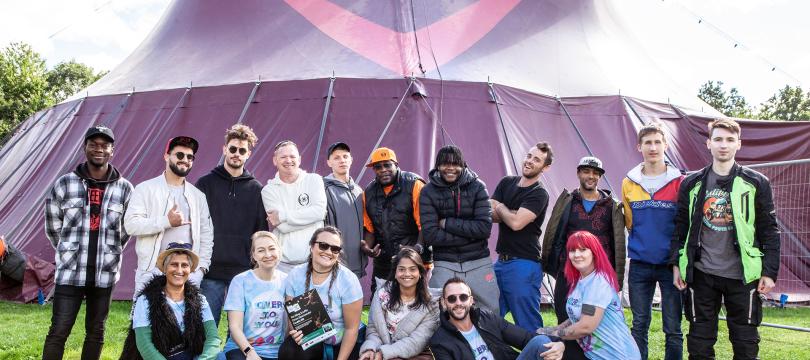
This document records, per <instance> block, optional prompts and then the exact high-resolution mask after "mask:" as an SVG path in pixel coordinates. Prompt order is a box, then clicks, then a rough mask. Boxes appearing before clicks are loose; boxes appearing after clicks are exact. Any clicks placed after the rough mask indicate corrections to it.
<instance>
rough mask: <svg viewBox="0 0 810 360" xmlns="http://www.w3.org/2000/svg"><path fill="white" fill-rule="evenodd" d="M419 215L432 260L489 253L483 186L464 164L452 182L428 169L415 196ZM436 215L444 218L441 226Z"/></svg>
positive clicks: (471, 257)
mask: <svg viewBox="0 0 810 360" xmlns="http://www.w3.org/2000/svg"><path fill="white" fill-rule="evenodd" d="M419 218H420V220H421V221H422V236H423V237H424V239H425V243H426V244H427V245H429V246H432V247H433V259H434V260H436V261H452V262H464V261H471V260H477V259H481V258H485V257H488V256H489V248H488V246H487V244H488V241H489V232H490V230H492V208H491V207H490V205H489V195H488V194H487V186H486V185H485V184H484V182H483V181H481V180H480V179H478V175H476V174H475V172H473V171H472V170H470V169H468V168H464V171H463V172H462V173H461V175H460V176H459V179H458V180H456V181H455V182H453V183H452V184H448V183H447V182H445V181H444V179H442V177H441V175H440V174H439V171H438V170H436V169H433V170H431V172H430V183H428V184H427V185H425V187H424V188H423V189H422V193H421V195H420V196H419ZM440 219H445V223H444V228H441V227H440V226H439V220H440Z"/></svg>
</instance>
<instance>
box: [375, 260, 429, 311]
mask: <svg viewBox="0 0 810 360" xmlns="http://www.w3.org/2000/svg"><path fill="white" fill-rule="evenodd" d="M402 259H408V260H411V261H413V263H414V264H416V268H417V269H419V280H418V281H417V282H416V299H414V302H413V304H411V305H410V306H408V308H409V309H411V310H414V309H418V308H419V307H420V306H427V305H428V303H430V292H429V291H428V286H427V283H426V282H425V275H427V269H425V263H423V262H422V256H421V255H419V253H418V252H416V250H415V249H414V248H412V247H409V246H404V247H402V249H400V250H399V253H397V255H396V256H395V257H394V260H392V262H393V264H394V267H393V268H392V269H391V272H390V273H389V274H388V280H387V281H386V282H385V286H386V287H387V288H388V293H389V294H390V295H391V296H390V297H389V300H388V303H387V304H383V306H385V308H386V309H388V310H389V311H398V310H399V308H400V306H402V299H401V298H400V291H399V282H397V278H396V275H397V266H399V263H400V262H401V261H402Z"/></svg>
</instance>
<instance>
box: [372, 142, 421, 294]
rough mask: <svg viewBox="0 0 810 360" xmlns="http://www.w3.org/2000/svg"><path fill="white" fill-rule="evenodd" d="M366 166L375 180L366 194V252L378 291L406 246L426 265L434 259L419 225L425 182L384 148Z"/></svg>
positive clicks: (390, 151)
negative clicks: (419, 255)
mask: <svg viewBox="0 0 810 360" xmlns="http://www.w3.org/2000/svg"><path fill="white" fill-rule="evenodd" d="M366 167H369V168H372V169H374V174H375V178H374V180H372V181H371V183H370V184H368V186H366V189H365V191H364V192H363V226H364V228H365V235H364V236H363V238H364V240H363V241H362V242H361V248H362V249H363V251H364V252H365V253H366V254H368V255H369V256H371V257H372V258H374V270H373V274H374V283H373V284H372V285H373V286H374V288H375V289H376V288H379V287H381V286H382V284H383V283H384V282H385V280H386V279H388V275H389V273H390V272H391V269H392V268H393V265H392V264H391V259H393V258H394V256H396V254H397V253H398V252H399V248H400V247H402V246H413V247H414V248H416V249H417V251H419V252H420V253H421V255H422V260H423V261H424V262H425V266H426V267H428V268H430V267H432V265H433V264H432V263H433V258H432V256H431V254H430V251H429V250H428V249H425V248H423V246H422V234H421V228H422V225H421V224H420V222H419V194H420V193H421V192H422V187H424V186H425V181H424V180H422V178H421V177H419V175H416V174H414V173H412V172H408V171H403V170H400V169H399V163H398V162H397V155H396V154H395V153H394V150H391V149H389V148H386V147H381V148H378V149H376V150H374V152H372V153H371V161H369V162H368V164H366Z"/></svg>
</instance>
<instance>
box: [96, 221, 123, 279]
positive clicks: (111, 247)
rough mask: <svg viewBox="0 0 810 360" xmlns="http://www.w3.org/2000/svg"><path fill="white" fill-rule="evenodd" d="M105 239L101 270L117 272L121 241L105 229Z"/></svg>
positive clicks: (119, 261)
mask: <svg viewBox="0 0 810 360" xmlns="http://www.w3.org/2000/svg"><path fill="white" fill-rule="evenodd" d="M107 232H108V234H107V240H106V241H105V242H104V248H103V249H102V250H103V251H104V259H103V260H104V261H103V262H102V263H101V270H102V271H107V272H118V265H119V264H120V263H121V250H122V249H121V243H120V242H118V241H116V238H115V237H114V236H112V234H110V233H111V232H112V231H109V230H108V231H107Z"/></svg>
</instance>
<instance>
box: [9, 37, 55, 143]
mask: <svg viewBox="0 0 810 360" xmlns="http://www.w3.org/2000/svg"><path fill="white" fill-rule="evenodd" d="M46 74H47V68H46V67H45V60H44V59H42V57H41V56H40V55H39V54H38V53H37V52H35V51H34V50H33V49H32V48H31V46H29V45H28V44H24V43H12V44H10V45H9V46H7V47H6V48H5V49H3V50H2V52H0V139H3V138H5V137H6V136H7V135H8V134H9V133H10V132H11V131H12V130H13V129H14V128H15V127H16V126H17V125H18V124H19V123H20V122H21V121H23V120H25V119H26V118H28V117H29V116H31V114H33V113H35V112H36V111H37V110H40V109H43V108H45V107H47V106H50V105H52V104H53V101H52V100H51V98H50V97H49V96H48V94H47V91H46V90H47V87H48V81H47V79H46Z"/></svg>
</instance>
